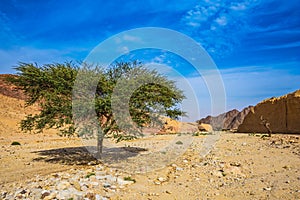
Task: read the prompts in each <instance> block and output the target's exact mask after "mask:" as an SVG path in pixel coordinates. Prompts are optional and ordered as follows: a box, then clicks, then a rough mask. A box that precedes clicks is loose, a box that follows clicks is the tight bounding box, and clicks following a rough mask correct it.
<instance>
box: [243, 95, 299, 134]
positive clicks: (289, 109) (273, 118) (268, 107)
mask: <svg viewBox="0 0 300 200" xmlns="http://www.w3.org/2000/svg"><path fill="white" fill-rule="evenodd" d="M263 121H265V122H266V123H269V128H270V129H271V131H272V132H273V133H300V90H297V91H295V92H293V93H291V94H287V95H284V96H281V97H278V98H275V97H273V98H270V99H266V100H264V101H262V102H260V103H259V104H257V105H256V106H255V107H254V108H252V109H251V111H250V112H249V114H248V115H247V116H246V117H245V119H244V121H243V123H242V124H241V125H240V126H239V127H238V132H245V133H249V132H260V133H266V132H267V131H268V130H267V128H266V127H265V126H264V122H263Z"/></svg>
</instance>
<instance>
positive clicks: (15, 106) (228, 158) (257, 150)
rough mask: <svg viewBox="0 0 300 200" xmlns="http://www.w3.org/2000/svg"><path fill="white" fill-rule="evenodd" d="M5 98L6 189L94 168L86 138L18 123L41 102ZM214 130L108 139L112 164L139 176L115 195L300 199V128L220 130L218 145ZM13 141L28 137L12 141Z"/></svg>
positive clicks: (0, 137)
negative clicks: (265, 132)
mask: <svg viewBox="0 0 300 200" xmlns="http://www.w3.org/2000/svg"><path fill="white" fill-rule="evenodd" d="M0 99H1V101H0V102H1V103H0V148H1V151H0V161H1V162H0V185H1V189H3V188H4V189H6V190H8V189H10V190H13V188H8V187H11V184H12V183H22V182H25V181H26V180H27V179H29V178H31V177H33V176H36V175H41V176H44V175H47V174H50V173H53V172H58V171H66V172H68V170H72V169H79V168H82V167H85V168H89V165H88V163H91V162H93V158H90V157H89V156H88V155H87V154H86V152H85V151H84V150H82V148H81V147H82V145H83V143H82V141H81V140H80V139H78V138H62V137H59V136H57V135H56V132H55V131H53V130H50V131H47V132H46V133H43V134H25V133H22V132H21V131H20V130H18V128H17V127H18V125H17V123H18V122H19V121H20V120H21V119H22V118H23V117H24V116H25V115H26V114H28V113H32V112H37V108H36V107H31V108H26V109H24V107H23V106H24V102H23V101H21V100H16V99H13V98H9V97H6V96H3V95H1V96H0ZM208 137H211V136H197V137H192V136H186V135H181V136H179V135H167V136H166V135H165V136H164V135H162V136H149V137H146V138H143V139H139V140H135V141H129V142H122V143H119V144H117V145H115V144H113V143H112V142H110V141H108V140H107V141H105V146H106V148H105V150H104V152H105V153H104V154H105V155H104V158H103V162H104V163H105V165H107V166H108V167H109V168H111V170H114V171H118V170H119V171H124V173H127V174H130V175H131V177H132V178H133V179H135V180H136V183H134V184H132V185H130V186H128V187H126V188H125V189H124V190H120V191H117V192H116V193H115V195H114V196H113V197H112V198H111V199H300V139H299V137H300V136H299V135H273V136H272V137H271V138H267V137H266V138H261V137H259V135H257V136H255V135H248V134H232V133H221V134H220V137H219V139H218V140H217V141H216V143H213V144H214V145H212V149H210V148H208V147H207V146H205V145H206V141H207V138H208ZM13 141H18V142H20V143H21V145H16V146H12V145H11V143H12V142H13ZM179 141H180V142H181V143H180V142H179ZM209 147H210V146H209ZM144 150H146V151H144ZM206 150H210V151H209V152H208V154H207V155H205V153H203V152H205V151H206ZM204 155H205V156H204Z"/></svg>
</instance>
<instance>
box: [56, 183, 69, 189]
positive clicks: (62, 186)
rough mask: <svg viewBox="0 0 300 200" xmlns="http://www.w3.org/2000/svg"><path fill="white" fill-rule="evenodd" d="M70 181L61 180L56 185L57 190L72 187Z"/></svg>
mask: <svg viewBox="0 0 300 200" xmlns="http://www.w3.org/2000/svg"><path fill="white" fill-rule="evenodd" d="M70 185H71V184H70V183H69V182H67V181H62V182H60V183H59V184H58V185H57V186H56V189H57V190H59V191H60V190H65V189H67V188H68V187H70Z"/></svg>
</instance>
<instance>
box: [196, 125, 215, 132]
mask: <svg viewBox="0 0 300 200" xmlns="http://www.w3.org/2000/svg"><path fill="white" fill-rule="evenodd" d="M198 130H199V131H206V132H213V128H212V126H211V125H210V124H204V123H201V124H199V125H198Z"/></svg>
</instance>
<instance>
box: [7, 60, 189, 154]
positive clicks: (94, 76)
mask: <svg viewBox="0 0 300 200" xmlns="http://www.w3.org/2000/svg"><path fill="white" fill-rule="evenodd" d="M15 69H16V70H17V71H18V76H17V77H11V78H9V79H8V80H9V81H10V82H12V83H14V84H15V85H16V86H17V87H19V88H20V89H22V90H23V91H24V92H25V94H26V95H27V96H28V99H27V101H26V106H30V105H33V104H35V103H37V104H38V105H39V106H40V113H38V114H35V115H32V114H30V115H27V116H26V117H25V119H24V120H22V121H21V124H20V127H21V129H22V130H23V131H30V132H31V131H37V132H41V131H43V130H44V129H48V128H56V129H59V130H60V133H61V134H62V135H72V134H76V135H79V136H82V137H94V136H96V137H97V155H96V156H97V157H98V158H100V157H101V153H102V147H103V138H104V136H107V137H113V138H115V139H116V141H117V142H119V141H121V140H127V139H132V138H136V137H138V136H140V135H141V134H142V130H141V128H142V127H143V126H145V125H149V124H152V125H153V124H154V125H157V124H160V123H161V120H162V118H161V116H168V117H171V118H178V117H179V116H182V115H184V114H185V113H184V112H182V111H181V110H180V109H179V108H178V107H177V105H178V104H179V103H180V102H181V101H182V100H183V99H184V98H185V97H184V95H183V92H182V91H181V90H179V89H178V88H177V87H176V85H175V83H174V82H173V81H171V80H168V79H167V78H166V77H164V76H162V75H161V74H159V73H158V72H157V71H155V70H149V69H146V68H145V67H144V66H143V65H142V64H141V63H139V62H136V61H134V62H121V63H115V64H113V65H112V66H110V67H109V68H101V67H98V66H96V67H93V66H92V67H91V65H87V64H85V63H82V64H81V67H80V66H79V65H77V64H74V63H72V62H68V63H62V64H59V63H55V64H47V65H43V66H41V67H39V66H38V65H37V64H26V63H21V64H20V65H19V66H18V67H16V68H15ZM79 74H80V77H81V78H77V79H76V76H77V75H79ZM78 79H79V80H78ZM95 83H96V84H95ZM74 84H75V88H74ZM74 91H75V92H74ZM91 98H92V101H91ZM72 106H73V109H72ZM93 113H94V114H95V115H93ZM76 121H77V122H80V123H76ZM95 127H96V128H95Z"/></svg>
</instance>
